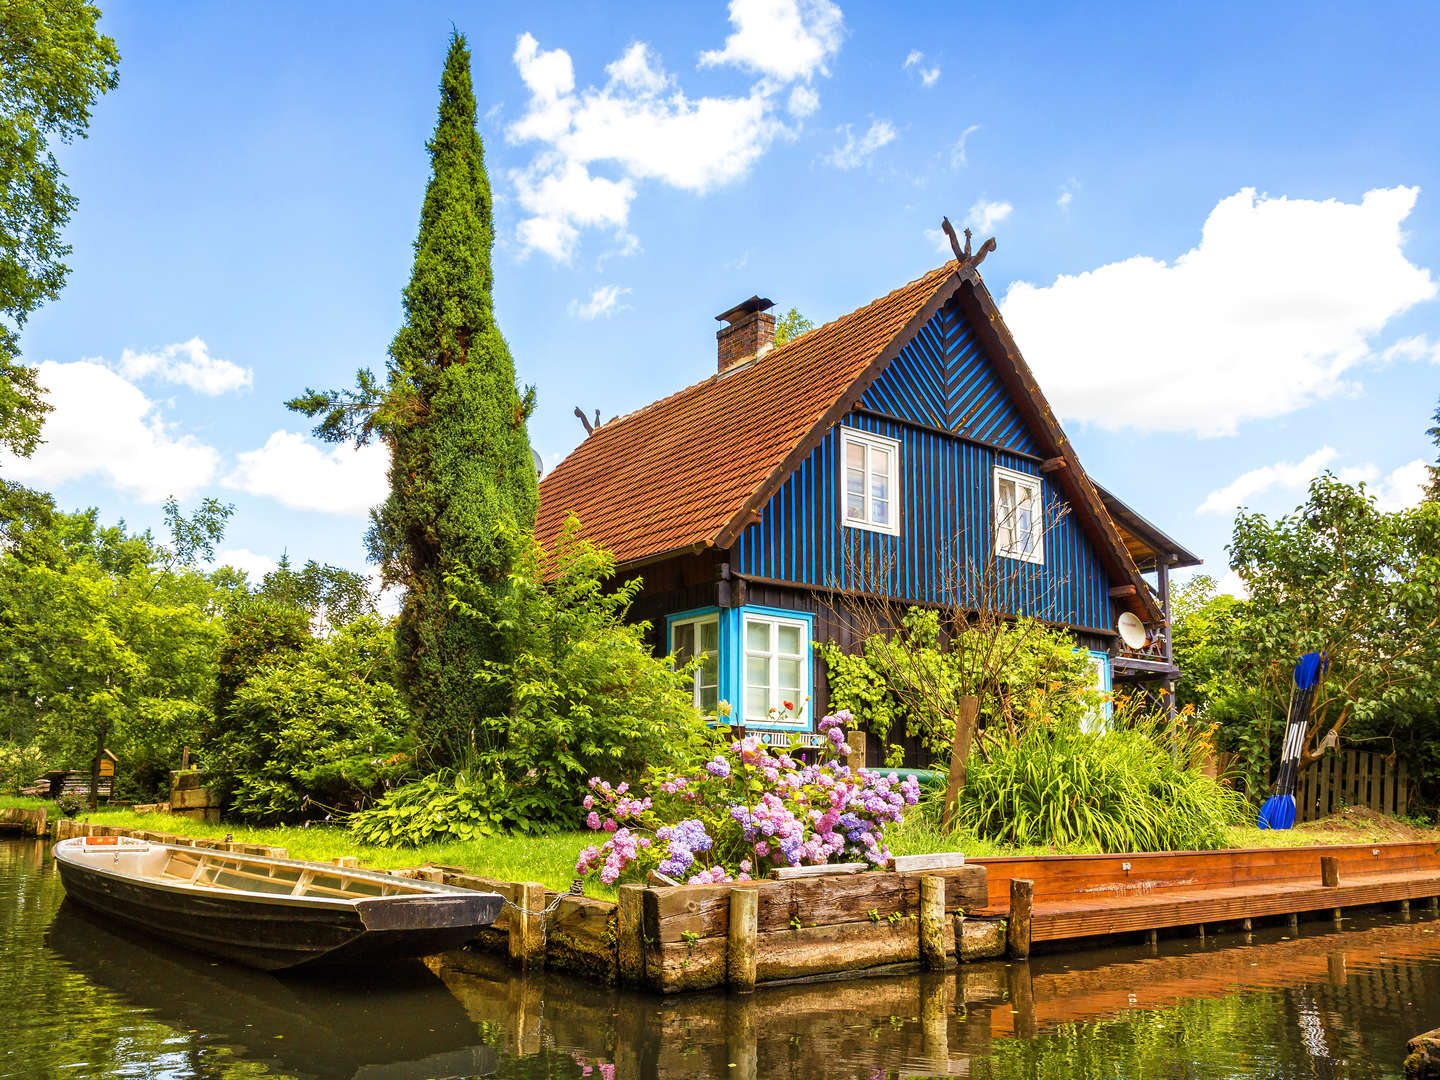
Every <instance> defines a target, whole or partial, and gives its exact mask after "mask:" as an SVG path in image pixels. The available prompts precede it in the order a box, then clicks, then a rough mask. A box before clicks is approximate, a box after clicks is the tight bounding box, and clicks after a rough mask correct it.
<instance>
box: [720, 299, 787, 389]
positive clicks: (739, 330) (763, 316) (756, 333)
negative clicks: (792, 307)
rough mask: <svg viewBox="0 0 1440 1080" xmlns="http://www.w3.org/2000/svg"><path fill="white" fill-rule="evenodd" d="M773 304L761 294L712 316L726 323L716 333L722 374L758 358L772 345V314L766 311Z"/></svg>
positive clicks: (773, 329) (773, 332)
mask: <svg viewBox="0 0 1440 1080" xmlns="http://www.w3.org/2000/svg"><path fill="white" fill-rule="evenodd" d="M773 306H774V304H773V303H772V302H771V301H769V300H766V299H765V298H764V297H761V296H752V297H750V299H749V300H746V301H745V302H744V303H741V304H736V305H735V306H734V307H733V308H731V309H730V310H729V311H726V312H723V313H722V314H720V315H716V316H715V319H716V321H717V322H723V323H726V324H727V325H726V326H724V327H723V328H722V329H720V330H718V331H717V332H716V334H715V340H716V341H717V342H719V344H720V368H719V370H720V374H721V375H724V374H725V373H726V372H730V371H735V370H737V369H738V368H741V367H744V366H745V365H746V364H749V363H751V362H752V361H754V360H758V359H759V358H760V357H762V356H764V355H765V354H766V353H767V352H769V351H770V350H771V349H773V348H774V347H775V316H774V315H771V314H770V311H769V309H770V308H771V307H773Z"/></svg>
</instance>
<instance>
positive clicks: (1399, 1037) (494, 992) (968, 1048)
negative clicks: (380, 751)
mask: <svg viewBox="0 0 1440 1080" xmlns="http://www.w3.org/2000/svg"><path fill="white" fill-rule="evenodd" d="M62 896H63V893H62V892H61V890H60V887H59V882H58V879H57V878H56V876H55V875H54V874H53V872H52V870H51V868H50V866H49V864H48V861H46V860H45V859H43V858H42V849H41V848H40V847H39V846H38V845H33V844H23V843H3V844H0V1000H3V1001H5V1002H6V1003H7V1009H6V1011H5V1012H4V1013H3V1014H0V1033H3V1034H4V1035H5V1038H3V1039H0V1075H3V1076H16V1077H50V1076H61V1075H63V1076H66V1077H88V1076H117V1075H119V1076H157V1077H176V1078H189V1077H206V1078H208V1077H217V1078H218V1077H226V1078H232V1077H233V1078H242V1077H258V1076H276V1077H304V1078H330V1077H362V1078H365V1080H376V1078H380V1077H438V1076H473V1075H493V1076H498V1077H509V1078H517V1080H518V1078H529V1077H582V1076H589V1077H597V1078H608V1077H618V1078H620V1080H635V1078H644V1080H651V1078H667V1080H669V1078H680V1077H685V1078H690V1077H700V1078H724V1080H751V1078H755V1077H775V1076H784V1077H787V1078H793V1080H811V1078H819V1077H826V1078H829V1077H857V1078H863V1080H877V1078H880V1077H885V1078H892V1077H894V1078H898V1077H902V1076H904V1077H921V1076H974V1077H984V1078H995V1080H1000V1078H1007V1080H1008V1078H1010V1077H1020V1076H1026V1077H1031V1076H1035V1077H1056V1078H1059V1077H1066V1078H1073V1077H1080V1078H1090V1077H1094V1078H1097V1080H1098V1078H1102V1077H1104V1078H1109V1077H1119V1076H1124V1077H1147V1076H1166V1077H1170V1076H1186V1077H1236V1076H1264V1077H1295V1078H1299V1077H1307V1078H1308V1077H1319V1078H1329V1077H1335V1078H1351V1077H1354V1078H1360V1077H1364V1078H1371V1077H1398V1076H1399V1075H1400V1060H1401V1057H1402V1055H1403V1050H1404V1042H1405V1039H1406V1038H1408V1037H1409V1036H1411V1035H1413V1034H1415V1033H1416V1032H1418V1031H1422V1030H1425V1029H1426V1028H1429V1027H1433V1026H1435V1025H1436V1024H1437V1023H1440V932H1437V930H1440V923H1437V922H1432V921H1430V920H1429V919H1428V918H1427V917H1423V916H1422V917H1417V918H1416V920H1415V921H1414V922H1411V923H1407V922H1403V921H1401V920H1400V919H1399V918H1398V917H1393V916H1385V917H1381V918H1378V919H1372V920H1370V922H1368V923H1364V922H1359V921H1357V923H1356V925H1358V926H1359V927H1361V928H1360V929H1353V930H1348V931H1346V932H1343V933H1339V932H1336V931H1334V929H1333V927H1332V926H1331V925H1330V924H1329V923H1328V922H1325V923H1310V924H1306V925H1305V926H1304V927H1303V929H1302V931H1301V934H1300V936H1299V937H1298V938H1292V937H1290V935H1288V933H1287V932H1286V931H1284V930H1280V929H1270V930H1261V931H1257V932H1256V933H1255V934H1254V935H1252V936H1250V938H1249V943H1247V938H1246V937H1245V936H1243V935H1239V934H1236V935H1230V936H1222V937H1218V938H1217V937H1214V936H1212V937H1210V938H1207V939H1206V940H1205V941H1204V942H1203V943H1202V942H1201V941H1200V940H1198V939H1196V938H1175V939H1170V940H1162V941H1161V942H1160V944H1159V946H1158V947H1157V948H1152V949H1149V950H1147V949H1145V948H1144V947H1138V946H1137V947H1133V948H1126V949H1119V950H1111V951H1108V952H1091V953H1072V954H1067V955H1058V956H1049V957H1042V958H1038V959H1036V960H1033V961H1031V962H1030V963H1028V964H1003V963H997V964H987V965H972V966H967V967H963V968H960V969H958V970H956V971H954V972H949V973H945V974H935V975H919V974H911V975H897V976H890V977H884V978H873V979H865V980H851V981H846V982H835V983H822V984H814V983H812V984H806V985H798V986H792V987H776V988H768V989H761V990H760V991H758V992H756V993H755V994H753V995H750V996H732V995H727V994H723V993H716V994H707V995H699V996H690V997H685V998H679V999H657V998H653V997H649V996H645V995H635V994H630V993H625V992H620V991H615V990H607V989H604V988H600V987H592V986H588V985H584V984H578V983H575V982H573V981H572V980H570V979H568V978H565V977H562V976H541V977H537V978H528V979H527V978H520V977H516V976H514V975H512V974H511V973H510V972H509V971H508V970H507V969H506V968H505V967H504V966H503V965H501V964H499V963H498V962H496V961H494V960H493V959H492V958H490V957H487V956H484V955H471V954H465V955H462V956H459V957H451V958H447V959H446V960H445V961H443V962H442V961H439V960H432V961H430V962H428V964H427V965H426V966H418V965H417V966H412V967H409V968H403V969H392V970H390V971H387V972H386V973H385V974H384V975H383V976H382V977H380V978H378V979H375V980H371V981H368V982H364V983H359V982H356V981H354V980H349V981H345V982H336V981H334V980H333V979H330V980H318V979H296V978H294V977H276V976H272V975H265V974H260V973H255V972H250V971H248V970H245V969H240V968H235V967H232V966H230V965H227V964H222V963H216V962H212V961H210V960H208V959H205V958H201V957H196V956H194V955H192V954H190V953H185V952H180V951H178V950H173V949H170V948H167V947H165V946H162V945H159V944H157V943H155V942H154V941H153V940H151V939H149V938H144V937H140V936H137V935H132V934H130V933H128V932H126V931H124V930H121V929H117V928H115V927H113V926H112V925H110V924H109V923H106V922H105V921H103V920H100V919H97V918H96V917H94V916H92V915H89V914H88V913H86V912H83V911H80V910H72V909H71V908H70V907H68V906H62V905H61V903H60V901H61V899H62Z"/></svg>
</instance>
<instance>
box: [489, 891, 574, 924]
mask: <svg viewBox="0 0 1440 1080" xmlns="http://www.w3.org/2000/svg"><path fill="white" fill-rule="evenodd" d="M579 895H581V894H579V893H577V892H575V891H574V887H573V886H572V887H571V891H570V892H562V893H556V894H555V899H554V900H551V901H550V903H548V904H547V905H545V909H544V910H543V911H531V910H530V909H529V908H525V907H521V906H520V905H519V904H517V903H515V901H514V900H511V899H510V898H509V897H508V896H501V897H500V899H501V900H503V901H504V902H505V906H506V907H511V908H514V909H515V910H516V911H518V912H520V914H521V915H539V916H540V917H541V918H544V917H545V916H546V915H549V914H550V913H551V912H552V911H554V910H555V909H556V908H558V907H559V906H560V901H561V900H564V899H565V898H566V897H567V896H579Z"/></svg>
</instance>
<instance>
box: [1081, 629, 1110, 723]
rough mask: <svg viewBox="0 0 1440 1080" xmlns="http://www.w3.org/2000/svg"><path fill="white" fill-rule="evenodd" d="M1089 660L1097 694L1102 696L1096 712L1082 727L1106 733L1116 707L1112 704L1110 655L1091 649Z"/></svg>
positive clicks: (1091, 714) (1092, 713)
mask: <svg viewBox="0 0 1440 1080" xmlns="http://www.w3.org/2000/svg"><path fill="white" fill-rule="evenodd" d="M1087 652H1088V659H1089V661H1090V670H1091V672H1092V673H1093V675H1094V679H1095V685H1094V690H1095V693H1097V694H1099V695H1100V702H1099V704H1098V705H1096V706H1095V709H1094V711H1092V712H1091V713H1090V715H1089V716H1088V717H1086V718H1085V720H1084V721H1082V723H1081V726H1082V727H1083V728H1084V729H1085V730H1086V731H1104V730H1106V729H1107V728H1108V727H1109V726H1110V716H1111V714H1112V713H1113V711H1114V706H1113V705H1111V703H1110V693H1111V690H1112V685H1111V682H1110V654H1109V653H1103V652H1100V651H1099V650H1097V649H1089V650H1087Z"/></svg>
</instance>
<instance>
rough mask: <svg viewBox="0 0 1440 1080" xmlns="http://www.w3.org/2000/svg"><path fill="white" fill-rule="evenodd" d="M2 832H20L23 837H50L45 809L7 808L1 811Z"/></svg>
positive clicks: (41, 807) (0, 823) (39, 807)
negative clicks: (46, 825)
mask: <svg viewBox="0 0 1440 1080" xmlns="http://www.w3.org/2000/svg"><path fill="white" fill-rule="evenodd" d="M0 832H18V833H19V834H20V835H21V836H48V835H49V830H48V829H47V828H46V827H45V807H43V806H37V807H35V808H34V809H26V808H24V807H19V806H7V807H5V808H4V809H3V810H0Z"/></svg>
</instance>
